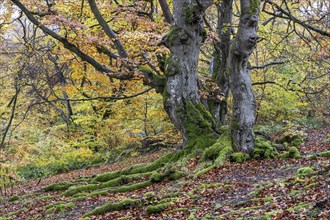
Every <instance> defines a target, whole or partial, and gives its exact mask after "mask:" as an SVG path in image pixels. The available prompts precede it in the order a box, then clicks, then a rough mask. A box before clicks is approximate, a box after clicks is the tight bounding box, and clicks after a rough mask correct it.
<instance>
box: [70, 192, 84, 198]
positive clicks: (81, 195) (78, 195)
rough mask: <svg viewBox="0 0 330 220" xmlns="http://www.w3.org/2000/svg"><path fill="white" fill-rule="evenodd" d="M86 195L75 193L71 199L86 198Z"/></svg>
mask: <svg viewBox="0 0 330 220" xmlns="http://www.w3.org/2000/svg"><path fill="white" fill-rule="evenodd" d="M87 195H88V194H87V193H77V194H75V195H73V196H72V197H73V198H78V197H86V196H87Z"/></svg>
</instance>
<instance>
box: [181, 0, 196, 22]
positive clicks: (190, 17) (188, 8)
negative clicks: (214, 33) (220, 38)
mask: <svg viewBox="0 0 330 220" xmlns="http://www.w3.org/2000/svg"><path fill="white" fill-rule="evenodd" d="M199 11H200V9H199V6H198V4H192V3H190V4H188V3H187V4H185V6H184V19H185V22H186V23H187V24H193V23H196V21H198V20H199V16H200V15H199V14H200V13H199Z"/></svg>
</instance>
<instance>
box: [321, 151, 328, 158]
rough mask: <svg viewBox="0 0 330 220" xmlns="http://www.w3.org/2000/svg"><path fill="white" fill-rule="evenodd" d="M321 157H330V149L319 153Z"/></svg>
mask: <svg viewBox="0 0 330 220" xmlns="http://www.w3.org/2000/svg"><path fill="white" fill-rule="evenodd" d="M319 155H320V157H330V151H324V152H321V153H319Z"/></svg>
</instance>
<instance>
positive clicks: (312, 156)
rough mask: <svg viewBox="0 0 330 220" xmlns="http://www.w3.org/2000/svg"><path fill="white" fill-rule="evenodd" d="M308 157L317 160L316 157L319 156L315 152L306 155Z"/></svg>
mask: <svg viewBox="0 0 330 220" xmlns="http://www.w3.org/2000/svg"><path fill="white" fill-rule="evenodd" d="M306 158H307V159H309V160H315V159H317V156H316V155H315V154H309V155H307V156H306Z"/></svg>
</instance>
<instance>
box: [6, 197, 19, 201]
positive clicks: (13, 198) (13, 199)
mask: <svg viewBox="0 0 330 220" xmlns="http://www.w3.org/2000/svg"><path fill="white" fill-rule="evenodd" d="M19 199H20V197H19V196H12V197H10V198H9V199H8V202H15V201H17V200H19Z"/></svg>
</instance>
